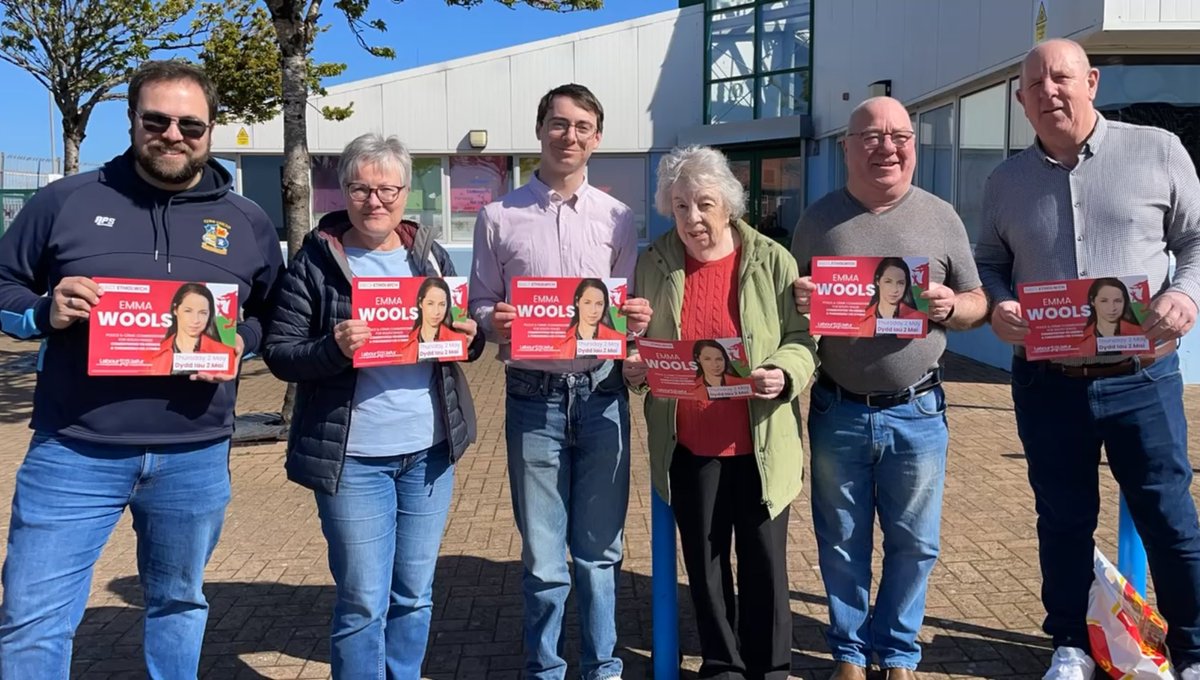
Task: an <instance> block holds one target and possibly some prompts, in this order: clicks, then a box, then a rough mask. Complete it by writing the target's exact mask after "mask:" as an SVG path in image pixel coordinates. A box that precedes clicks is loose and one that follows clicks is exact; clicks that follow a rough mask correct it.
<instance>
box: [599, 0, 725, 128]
mask: <svg viewBox="0 0 1200 680" xmlns="http://www.w3.org/2000/svg"><path fill="white" fill-rule="evenodd" d="M703 50H704V14H703V13H701V12H681V13H680V14H679V15H678V17H677V18H676V19H675V20H674V21H661V22H656V23H653V24H647V25H645V26H641V27H639V28H638V59H639V62H640V64H639V67H638V71H637V74H638V77H637V83H638V100H637V101H638V113H639V120H638V146H639V147H640V148H642V149H651V148H658V149H662V148H669V147H672V146H674V145H675V144H676V143H677V142H678V141H679V139H678V137H679V135H678V131H679V130H686V129H688V128H690V127H693V126H696V125H700V124H701V123H703V122H704V72H703V70H702V69H699V68H696V65H697V64H696V55H698V54H703V53H704V51H703ZM607 144H608V140H607V139H605V145H606V146H607Z"/></svg>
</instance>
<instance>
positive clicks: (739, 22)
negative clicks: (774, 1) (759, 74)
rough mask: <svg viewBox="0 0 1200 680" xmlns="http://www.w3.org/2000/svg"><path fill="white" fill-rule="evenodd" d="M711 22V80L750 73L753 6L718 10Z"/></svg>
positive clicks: (752, 43)
mask: <svg viewBox="0 0 1200 680" xmlns="http://www.w3.org/2000/svg"><path fill="white" fill-rule="evenodd" d="M710 21H711V24H710V27H709V38H708V42H709V52H708V54H709V62H708V63H709V64H710V76H709V77H710V79H712V80H720V79H722V78H736V77H738V76H749V75H753V74H754V8H753V7H750V8H747V9H737V10H731V11H728V12H718V13H716V14H713V15H712V18H711V20H710Z"/></svg>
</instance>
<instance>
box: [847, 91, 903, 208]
mask: <svg viewBox="0 0 1200 680" xmlns="http://www.w3.org/2000/svg"><path fill="white" fill-rule="evenodd" d="M842 143H843V145H844V148H845V151H846V189H847V190H849V191H850V194H851V195H852V196H854V197H855V198H856V199H858V201H859V202H860V203H862V204H863V205H864V206H866V207H867V208H868V209H870V210H873V211H874V210H876V209H883V208H885V207H887V206H891V205H895V203H896V201H898V200H900V199H901V198H902V197H903V196H904V195H905V194H907V193H908V190H909V189H910V188H911V187H912V176H913V168H914V167H916V165H915V164H916V156H917V154H916V142H915V139H914V137H913V129H912V120H911V119H910V118H909V117H908V111H906V110H905V108H904V105H903V104H901V103H900V102H899V101H897V100H895V99H892V98H891V97H872V98H870V99H868V100H866V101H864V102H863V103H861V104H859V105H858V106H856V107H854V111H853V112H851V113H850V122H849V124H848V126H847V129H846V139H845V140H844V141H843V142H842Z"/></svg>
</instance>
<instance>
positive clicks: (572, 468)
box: [470, 84, 651, 680]
mask: <svg viewBox="0 0 1200 680" xmlns="http://www.w3.org/2000/svg"><path fill="white" fill-rule="evenodd" d="M536 132H537V138H538V140H539V141H540V142H541V146H542V150H541V163H540V165H539V168H538V171H537V173H536V174H535V176H534V177H533V178H532V179H531V180H530V181H529V183H528V184H526V185H525V186H522V187H521V188H519V189H517V190H515V191H513V192H511V193H509V194H507V195H506V196H504V198H503V199H501V200H499V201H496V202H494V203H490V204H488V205H487V206H485V207H484V208H483V209H482V210H481V211H480V212H479V218H478V220H477V221H476V223H475V250H474V258H475V259H474V265H473V267H472V271H471V302H470V307H471V314H472V316H473V317H474V318H475V320H476V321H478V322H479V324H480V325H481V327H482V328H483V329H484V332H485V333H487V336H488V339H490V340H492V341H494V342H497V343H499V345H500V359H501V360H502V361H504V362H505V364H506V365H507V368H506V374H507V378H506V392H507V400H506V415H505V417H506V422H505V425H506V428H505V429H506V432H507V442H508V470H509V481H510V483H511V487H512V501H513V511H514V514H515V515H516V522H517V530H518V531H520V533H521V538H522V539H523V541H524V545H523V547H522V550H521V560H522V562H523V563H524V566H525V577H524V590H525V624H524V640H525V677H527V678H532V679H536V680H561V679H562V678H564V677H565V675H566V670H567V663H566V661H564V660H563V658H562V648H563V644H562V641H563V625H562V624H563V611H564V608H565V606H566V601H567V595H568V594H569V593H570V591H571V574H570V572H569V570H568V568H567V560H566V552H567V550H568V549H569V550H570V551H571V558H572V564H573V566H574V576H575V582H576V586H577V587H578V592H577V600H578V604H579V618H580V622H579V623H580V637H581V638H582V640H581V643H582V644H581V649H580V653H581V657H582V659H581V662H582V675H583V678H584V679H585V680H604V679H607V678H619V677H620V676H621V670H622V666H621V660H620V659H618V658H616V657H615V656H614V655H613V650H614V648H615V647H616V643H617V630H616V611H615V610H616V599H617V581H618V578H617V575H618V572H619V571H620V567H621V556H622V530H623V528H624V525H625V510H626V506H627V505H628V501H629V395H628V393H627V392H626V389H625V384H624V381H623V379H622V377H621V365H620V362H614V361H611V360H598V359H571V360H554V361H513V360H511V358H510V352H509V341H510V337H511V327H512V321H513V319H514V318H515V316H516V308H515V307H513V306H512V305H511V304H508V302H507V300H508V287H509V282H510V281H511V280H512V278H513V277H515V276H548V277H549V276H553V277H595V278H610V277H611V278H625V279H628V280H629V282H630V283H632V281H633V268H634V264H635V262H636V261H637V255H638V252H637V230H636V228H635V227H634V222H633V213H632V212H631V211H630V209H629V207H628V206H626V205H625V204H623V203H621V202H620V201H618V200H617V199H615V198H613V197H611V196H609V195H608V194H606V193H605V192H603V191H601V190H599V189H597V188H595V187H592V186H590V185H589V184H588V182H587V161H588V158H590V157H591V155H592V152H593V151H595V150H596V148H597V147H598V146H599V145H600V139H601V137H602V136H603V133H604V109H603V107H601V105H600V102H599V101H598V100H597V99H596V97H595V95H593V94H592V93H591V92H590V91H589V90H588V89H587V88H586V87H583V86H582V85H574V84H572V85H562V86H560V87H557V88H554V89H553V90H551V91H550V92H548V93H546V95H545V96H544V97H542V100H541V102H540V103H539V104H538V114H537V127H536ZM621 309H622V312H623V313H624V314H625V315H626V317H627V318H628V327H629V329H630V331H632V332H634V333H639V332H641V331H643V330H644V329H645V327H646V324H647V323H648V322H649V320H650V314H651V311H650V307H649V304H648V303H647V302H646V301H645V300H644V299H640V298H629V299H627V300H626V302H625V304H624V305H622V307H621Z"/></svg>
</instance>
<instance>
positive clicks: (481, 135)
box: [467, 130, 487, 149]
mask: <svg viewBox="0 0 1200 680" xmlns="http://www.w3.org/2000/svg"><path fill="white" fill-rule="evenodd" d="M467 143H468V144H470V145H471V148H472V149H482V148H484V147H486V146H487V130H471V132H470V133H468V134H467Z"/></svg>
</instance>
